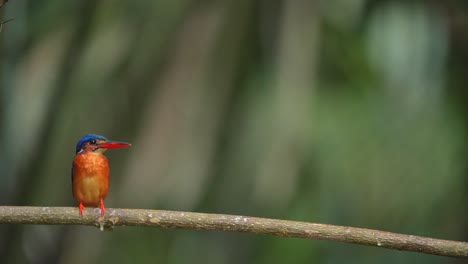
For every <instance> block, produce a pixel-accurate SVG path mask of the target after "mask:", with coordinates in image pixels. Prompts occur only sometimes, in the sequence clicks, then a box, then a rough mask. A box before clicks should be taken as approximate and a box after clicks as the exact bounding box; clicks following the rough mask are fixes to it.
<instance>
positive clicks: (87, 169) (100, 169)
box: [72, 152, 109, 207]
mask: <svg viewBox="0 0 468 264" xmlns="http://www.w3.org/2000/svg"><path fill="white" fill-rule="evenodd" d="M72 173H73V179H72V181H73V196H74V197H75V199H76V200H77V201H78V202H79V203H80V202H81V203H83V205H85V206H91V207H97V206H99V202H100V200H101V199H104V198H106V196H107V191H108V189H109V164H108V162H107V158H106V157H105V156H104V155H101V154H97V153H93V152H85V153H82V154H78V155H76V156H75V159H74V160H73V172H72Z"/></svg>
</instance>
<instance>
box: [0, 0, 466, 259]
mask: <svg viewBox="0 0 468 264" xmlns="http://www.w3.org/2000/svg"><path fill="white" fill-rule="evenodd" d="M1 11H2V12H3V14H2V16H3V19H8V18H10V17H16V19H15V20H13V21H11V22H9V23H8V24H5V25H4V28H3V31H2V32H1V33H0V38H1V48H0V56H1V58H2V60H1V65H2V68H1V69H2V71H1V77H0V78H1V79H0V81H1V97H0V100H1V108H0V109H1V112H0V114H1V115H0V118H1V119H0V133H1V134H0V135H1V137H0V142H1V143H0V144H1V146H2V152H1V153H0V157H1V158H0V170H1V175H2V177H0V203H1V204H2V205H38V206H66V205H67V206H72V205H75V202H74V201H73V199H72V195H71V183H70V165H71V160H72V159H73V154H74V153H73V149H74V144H75V143H76V141H77V140H78V139H79V138H80V137H81V136H82V135H83V134H85V133H90V132H92V133H98V134H102V135H105V136H108V137H109V138H111V139H116V140H125V141H129V142H131V143H133V146H132V148H130V149H126V150H121V151H109V152H108V153H107V155H108V156H109V158H110V162H111V168H112V172H111V187H110V192H109V196H108V198H107V199H106V205H107V207H130V208H156V209H167V210H189V211H203V212H213V213H231V214H242V215H254V216H259V217H276V218H282V219H292V220H303V221H310V222H324V223H329V224H340V225H350V226H358V227H368V228H376V229H382V230H388V231H393V232H401V233H408V234H414V235H423V236H431V237H437V238H444V239H453V240H465V241H466V240H468V224H467V223H468V206H467V201H468V181H467V173H468V171H467V169H468V168H467V166H466V162H465V161H466V154H467V147H468V145H467V144H466V139H467V136H466V135H467V131H466V130H467V129H466V128H467V124H468V104H467V99H468V92H467V90H466V87H465V86H466V83H467V77H466V76H467V75H466V69H467V67H468V64H467V62H466V61H467V60H468V48H467V47H468V43H467V42H468V41H467V40H468V38H466V36H468V12H467V11H468V5H467V4H466V3H465V2H464V1H456V0H451V1H396V0H387V1H384V0H372V1H371V0H367V1H366V0H360V1H346V0H333V1H318V0H316V1H313V0H299V1H279V0H273V1H246V0H238V1H227V0H224V1H222V0H221V1H182V0H178V1H142V0H136V1H72V0H68V1H58V0H55V1H27V0H23V1H20V0H17V1H9V2H8V3H7V4H6V5H5V6H4V7H3V8H2V10H1ZM0 260H1V262H2V263H3V262H5V263H101V264H102V263H116V262H118V263H120V262H123V263H125V262H131V261H132V262H136V263H148V262H150V263H188V262H190V263H315V262H318V263H376V262H378V263H397V262H404V263H454V262H453V260H451V259H447V258H442V257H433V256H424V255H421V254H415V253H405V252H396V251H390V250H384V249H377V248H367V247H363V246H353V245H344V244H338V243H332V242H323V241H307V240H298V239H287V238H274V237H264V236H254V235H247V234H229V233H219V232H198V231H188V230H153V229H145V228H118V229H116V230H115V231H114V232H104V233H102V232H99V231H97V230H95V229H92V228H87V227H60V226H2V227H0Z"/></svg>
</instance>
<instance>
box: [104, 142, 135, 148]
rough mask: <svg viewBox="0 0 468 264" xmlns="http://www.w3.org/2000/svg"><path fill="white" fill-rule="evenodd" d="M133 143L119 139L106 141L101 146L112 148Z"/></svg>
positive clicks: (124, 146) (128, 145)
mask: <svg viewBox="0 0 468 264" xmlns="http://www.w3.org/2000/svg"><path fill="white" fill-rule="evenodd" d="M131 145H132V144H130V143H126V142H119V141H106V142H103V143H101V144H99V148H105V149H111V148H126V147H130V146H131Z"/></svg>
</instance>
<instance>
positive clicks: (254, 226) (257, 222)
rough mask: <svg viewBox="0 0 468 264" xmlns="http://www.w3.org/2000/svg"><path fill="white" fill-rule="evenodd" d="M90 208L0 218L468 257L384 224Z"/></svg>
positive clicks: (465, 250)
mask: <svg viewBox="0 0 468 264" xmlns="http://www.w3.org/2000/svg"><path fill="white" fill-rule="evenodd" d="M106 211H107V213H106V216H105V217H100V216H99V209H94V210H93V209H87V210H86V211H85V213H84V216H83V217H80V216H79V215H78V209H77V208H73V207H27V206H0V224H34V225H89V226H97V227H100V228H101V230H103V229H104V228H106V229H112V227H114V226H146V227H162V228H183V229H196V230H218V231H230V232H245V233H254V234H266V235H273V236H282V237H298V238H308V239H320V240H331V241H338V242H344V243H353V244H360V245H368V246H376V247H383V248H389V249H397V250H405V251H416V252H421V253H426V254H433V255H441V256H452V257H465V258H467V257H468V243H467V242H460V241H450V240H442V239H434V238H428V237H420V236H413V235H404V234H397V233H390V232H385V231H379V230H372V229H365V228H356V227H347V226H336V225H327V224H317V223H307V222H298V221H287V220H278V219H268V218H258V217H248V216H237V215H224V214H205V213H192V212H178V211H161V210H146V209H114V208H108V209H107V210H106Z"/></svg>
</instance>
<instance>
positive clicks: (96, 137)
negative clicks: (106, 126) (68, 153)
mask: <svg viewBox="0 0 468 264" xmlns="http://www.w3.org/2000/svg"><path fill="white" fill-rule="evenodd" d="M91 140H105V141H109V140H108V139H107V138H105V137H103V136H100V135H96V134H86V135H84V136H83V137H82V138H80V140H79V141H78V144H76V152H75V153H78V152H80V150H81V149H82V148H83V146H84V144H85V143H87V142H90V141H91Z"/></svg>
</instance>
